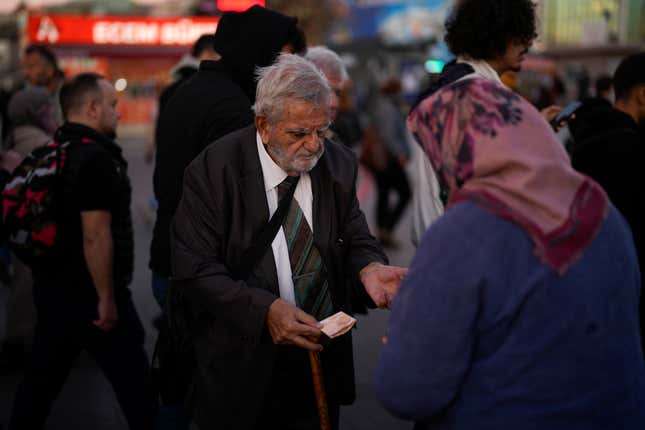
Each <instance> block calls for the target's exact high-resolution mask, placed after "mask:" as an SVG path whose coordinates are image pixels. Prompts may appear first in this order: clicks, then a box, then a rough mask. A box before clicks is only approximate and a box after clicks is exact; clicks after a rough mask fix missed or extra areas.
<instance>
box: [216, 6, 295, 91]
mask: <svg viewBox="0 0 645 430" xmlns="http://www.w3.org/2000/svg"><path fill="white" fill-rule="evenodd" d="M297 22H298V20H297V19H296V18H293V17H289V16H286V15H282V14H281V13H278V12H275V11H272V10H269V9H265V8H263V7H260V6H253V7H252V8H250V9H248V10H246V11H245V12H227V13H225V14H224V15H223V16H222V18H221V19H220V21H219V24H218V27H217V32H216V33H215V42H214V47H215V50H216V51H217V52H218V53H219V54H220V55H221V56H222V59H221V60H220V63H221V64H222V65H223V66H224V68H225V69H226V70H227V71H228V72H229V73H230V76H231V78H232V79H233V80H234V81H235V82H236V83H237V84H238V85H239V86H240V87H241V88H242V90H243V91H244V92H245V93H246V94H247V96H248V97H249V100H251V103H253V102H255V88H256V82H255V70H256V68H257V67H266V66H268V65H270V64H271V63H273V61H274V60H275V58H276V57H277V55H278V53H280V50H281V49H282V47H283V46H284V45H285V44H286V43H287V42H288V41H289V40H290V39H291V36H292V35H293V34H294V33H295V32H296V31H297V27H296V24H297Z"/></svg>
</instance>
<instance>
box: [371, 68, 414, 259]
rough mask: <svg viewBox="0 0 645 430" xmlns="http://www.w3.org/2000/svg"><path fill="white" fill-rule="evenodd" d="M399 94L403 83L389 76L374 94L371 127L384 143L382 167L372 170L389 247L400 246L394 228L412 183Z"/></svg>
mask: <svg viewBox="0 0 645 430" xmlns="http://www.w3.org/2000/svg"><path fill="white" fill-rule="evenodd" d="M400 93H401V82H400V81H399V80H398V79H396V78H390V79H387V80H386V81H385V82H383V83H382V84H381V87H380V89H379V94H377V95H376V96H375V97H374V100H373V103H372V105H371V112H370V113H371V125H370V126H371V127H372V128H373V130H374V138H375V139H376V140H377V142H375V144H376V145H380V146H381V148H382V149H383V156H384V160H383V164H382V167H380V168H375V169H372V173H373V174H374V176H375V178H376V185H377V191H378V199H377V202H376V223H377V227H378V230H377V238H378V239H379V241H380V242H381V243H382V244H383V245H384V246H389V247H396V246H398V242H397V240H396V239H395V237H394V235H393V231H394V227H395V226H396V224H397V223H398V222H399V220H400V219H401V215H402V214H403V211H404V210H405V208H406V206H407V205H408V202H409V201H410V182H409V181H408V177H407V174H406V173H405V167H406V166H407V164H408V160H409V159H410V147H409V145H408V132H407V129H406V127H405V118H404V116H403V112H402V110H401V103H400V100H399V95H400ZM364 149H365V150H370V149H369V148H364ZM371 150H374V148H371ZM392 192H394V195H395V197H396V202H395V203H394V205H392V203H391V194H392Z"/></svg>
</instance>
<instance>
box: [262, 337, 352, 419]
mask: <svg viewBox="0 0 645 430" xmlns="http://www.w3.org/2000/svg"><path fill="white" fill-rule="evenodd" d="M327 403H328V408H329V421H330V423H331V428H332V429H333V430H338V425H339V416H340V406H339V404H338V402H337V401H334V399H333V398H330V397H329V396H328V397H327ZM255 428H256V429H257V430H264V429H273V428H275V429H281V430H318V429H320V419H319V417H318V408H317V406H316V395H315V394H314V387H313V379H312V376H311V366H310V364H309V355H308V353H307V351H306V350H304V349H301V348H297V347H290V346H280V347H278V356H277V358H276V364H275V367H274V371H273V375H272V377H271V383H270V386H269V390H268V392H267V394H266V396H265V399H264V405H263V407H262V411H261V412H260V416H259V417H258V420H257V422H256V425H255Z"/></svg>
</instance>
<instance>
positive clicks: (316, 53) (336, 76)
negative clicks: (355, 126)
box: [305, 46, 348, 120]
mask: <svg viewBox="0 0 645 430" xmlns="http://www.w3.org/2000/svg"><path fill="white" fill-rule="evenodd" d="M305 58H306V59H307V60H309V61H311V62H312V63H314V65H315V66H316V67H317V68H318V69H319V70H320V71H321V72H322V73H323V75H325V78H327V82H328V83H329V86H330V87H331V89H332V92H333V94H332V99H331V116H332V120H333V119H335V118H336V115H338V108H339V105H340V95H341V93H342V92H343V86H344V85H345V82H347V79H348V75H347V69H345V65H344V64H343V60H342V59H341V58H340V57H339V56H338V54H336V53H335V52H334V51H332V50H331V49H329V48H327V47H326V46H312V47H310V48H308V49H307V53H306V54H305Z"/></svg>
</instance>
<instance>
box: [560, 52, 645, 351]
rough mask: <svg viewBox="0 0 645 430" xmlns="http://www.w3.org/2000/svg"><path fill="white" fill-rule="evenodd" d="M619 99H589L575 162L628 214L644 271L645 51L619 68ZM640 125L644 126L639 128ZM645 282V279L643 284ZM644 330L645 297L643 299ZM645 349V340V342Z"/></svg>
mask: <svg viewBox="0 0 645 430" xmlns="http://www.w3.org/2000/svg"><path fill="white" fill-rule="evenodd" d="M613 85H614V88H615V93H616V102H615V104H614V106H613V107H612V106H611V104H610V103H609V102H608V101H607V100H606V99H602V98H596V99H587V100H585V101H584V102H583V105H582V107H581V108H579V109H578V110H576V117H575V119H573V120H572V121H570V123H569V129H570V130H571V134H572V135H573V138H574V143H573V145H572V147H571V162H572V164H573V167H574V168H575V169H577V170H578V171H580V172H582V173H584V174H586V175H589V176H591V177H592V178H594V179H595V180H596V181H598V182H599V183H600V185H602V186H603V188H604V189H605V191H607V194H608V195H609V198H610V199H611V201H612V203H613V204H614V205H616V208H618V210H619V211H620V212H621V213H622V214H623V216H624V217H625V219H626V220H627V222H628V223H629V226H630V227H631V232H632V235H633V238H634V242H635V244H636V249H637V251H638V258H639V261H640V268H641V273H643V271H645V198H643V196H642V194H643V188H642V187H643V184H645V171H644V170H643V166H644V165H645V133H643V130H644V129H643V125H645V52H642V53H640V54H634V55H631V56H629V57H627V58H625V59H624V60H623V61H622V62H621V63H620V65H619V66H618V68H617V69H616V72H615V73H614V78H613ZM639 125H640V129H639ZM643 286H645V284H643ZM640 308H641V329H642V333H645V299H644V300H641V307H640ZM643 348H644V350H645V343H644V344H643Z"/></svg>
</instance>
